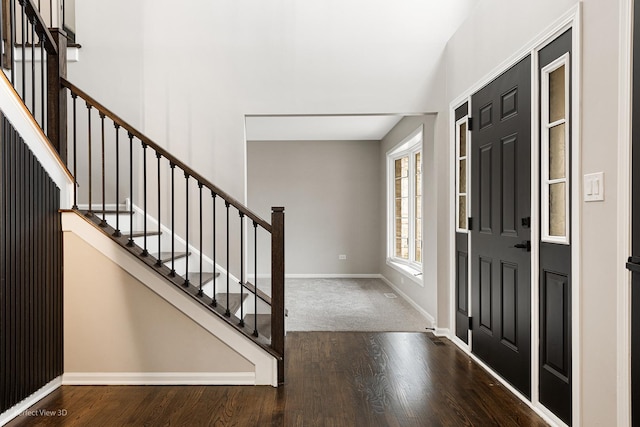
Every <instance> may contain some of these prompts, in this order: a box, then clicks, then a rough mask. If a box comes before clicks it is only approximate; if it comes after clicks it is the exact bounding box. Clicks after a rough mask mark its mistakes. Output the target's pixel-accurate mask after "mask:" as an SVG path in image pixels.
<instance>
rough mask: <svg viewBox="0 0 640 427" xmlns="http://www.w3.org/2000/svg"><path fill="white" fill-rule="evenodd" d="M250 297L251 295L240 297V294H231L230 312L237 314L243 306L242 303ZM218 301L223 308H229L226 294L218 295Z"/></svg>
mask: <svg viewBox="0 0 640 427" xmlns="http://www.w3.org/2000/svg"><path fill="white" fill-rule="evenodd" d="M248 296H249V295H247V294H242V295H240V294H239V293H230V294H229V311H230V312H231V313H235V312H237V311H238V310H240V306H241V305H242V302H243V301H244V300H246V299H247V297H248ZM216 301H217V302H218V304H220V305H221V306H223V307H226V306H227V293H226V292H223V293H217V294H216Z"/></svg>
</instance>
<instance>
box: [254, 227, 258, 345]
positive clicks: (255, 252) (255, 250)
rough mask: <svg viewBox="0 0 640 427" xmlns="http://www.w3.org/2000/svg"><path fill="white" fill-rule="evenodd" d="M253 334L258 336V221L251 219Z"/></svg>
mask: <svg viewBox="0 0 640 427" xmlns="http://www.w3.org/2000/svg"><path fill="white" fill-rule="evenodd" d="M253 287H254V292H253V307H254V309H253V310H254V319H253V323H254V324H253V336H254V337H257V336H258V223H257V222H255V221H253Z"/></svg>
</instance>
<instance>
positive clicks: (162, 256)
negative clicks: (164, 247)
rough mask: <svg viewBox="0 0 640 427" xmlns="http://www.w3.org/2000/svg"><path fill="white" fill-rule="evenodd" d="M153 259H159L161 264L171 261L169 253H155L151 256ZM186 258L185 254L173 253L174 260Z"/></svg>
mask: <svg viewBox="0 0 640 427" xmlns="http://www.w3.org/2000/svg"><path fill="white" fill-rule="evenodd" d="M151 255H152V256H153V257H154V258H157V259H159V260H160V261H162V262H163V263H166V262H169V261H171V252H160V253H159V254H158V253H157V252H156V253H154V254H151ZM189 255H191V252H189ZM186 256H187V253H186V252H175V253H174V258H175V259H180V258H184V257H186Z"/></svg>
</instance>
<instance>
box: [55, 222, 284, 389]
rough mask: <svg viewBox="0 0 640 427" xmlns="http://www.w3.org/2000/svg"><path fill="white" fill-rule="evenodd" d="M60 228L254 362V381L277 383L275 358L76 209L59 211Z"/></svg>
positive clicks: (274, 384)
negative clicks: (75, 236)
mask: <svg viewBox="0 0 640 427" xmlns="http://www.w3.org/2000/svg"><path fill="white" fill-rule="evenodd" d="M62 230H63V231H65V232H72V233H74V234H75V235H77V236H78V237H80V238H81V239H83V240H85V241H86V242H87V243H89V244H90V245H92V246H93V247H94V248H96V249H97V250H98V251H100V252H101V253H102V254H103V255H105V256H106V257H107V258H109V259H110V260H112V261H113V262H115V263H116V264H118V265H119V266H120V267H122V268H123V269H125V270H126V271H127V272H128V273H129V274H131V275H132V276H133V277H135V278H136V279H137V280H138V281H140V282H141V283H143V284H144V285H145V286H147V287H148V288H149V289H150V290H151V291H153V292H155V293H156V294H157V295H158V296H160V297H161V298H163V299H164V300H165V301H167V302H168V303H169V304H171V305H173V306H174V307H175V308H176V309H178V310H180V311H181V312H182V313H184V314H185V315H186V316H187V317H189V318H190V319H191V320H193V321H194V322H195V323H197V324H199V325H200V326H202V327H203V328H204V329H205V330H206V331H208V332H209V333H210V334H212V335H214V336H216V337H218V338H219V339H220V340H221V341H223V342H224V343H225V344H226V345H228V346H229V347H230V348H231V349H233V350H234V351H236V352H237V353H239V354H240V355H242V356H243V357H245V358H246V359H247V360H248V361H249V362H251V363H253V365H254V366H255V384H256V385H272V386H274V387H277V385H278V375H277V372H278V368H277V360H276V358H275V357H274V356H272V355H271V354H269V353H268V352H267V351H265V350H264V349H262V348H260V347H258V346H257V345H255V343H254V342H253V341H252V340H251V339H250V338H248V337H246V336H244V335H243V334H241V333H240V332H238V331H237V330H236V329H235V328H234V327H233V326H231V325H229V324H228V323H227V322H225V321H224V320H222V319H219V318H218V317H217V316H213V315H212V314H211V313H210V312H209V311H208V310H207V309H206V308H204V307H202V306H200V304H195V303H194V302H193V300H192V299H191V298H190V297H189V296H188V295H187V294H185V293H184V292H182V291H180V290H179V289H177V288H176V287H174V286H170V285H169V283H167V281H166V280H165V279H163V278H162V277H160V276H159V275H158V274H157V273H156V272H155V271H153V270H150V269H149V268H148V266H147V265H146V264H145V263H143V262H142V261H141V260H139V259H137V258H136V257H134V256H132V255H131V254H130V253H129V252H128V251H127V250H126V249H124V248H123V247H121V246H120V245H119V244H118V243H116V242H114V241H113V240H111V238H110V237H108V236H106V235H105V234H104V233H103V232H101V231H100V230H98V229H96V228H95V227H94V226H93V225H91V224H89V223H88V222H87V221H86V220H84V219H83V218H81V217H80V216H79V215H78V214H77V213H75V212H63V213H62Z"/></svg>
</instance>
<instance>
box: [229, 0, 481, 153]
mask: <svg viewBox="0 0 640 427" xmlns="http://www.w3.org/2000/svg"><path fill="white" fill-rule="evenodd" d="M477 1H478V0H447V1H442V0H397V1H388V0H366V1H365V0H348V1H344V0H340V1H332V0H328V1H327V2H324V1H322V2H320V1H305V2H300V3H298V2H289V1H286V0H282V1H281V2H279V3H278V4H279V5H280V6H281V7H282V9H281V10H280V11H279V12H278V13H272V12H273V11H269V10H264V11H260V10H257V9H255V6H256V5H257V4H259V3H253V5H254V9H253V10H252V12H253V13H250V14H246V15H244V16H245V17H246V18H247V20H246V21H245V22H243V23H242V24H241V25H245V27H244V30H243V31H240V32H239V33H240V34H237V35H234V37H233V39H235V38H236V37H240V39H241V42H240V43H239V44H240V46H241V47H242V49H245V50H246V52H244V53H243V54H242V59H241V61H248V62H247V63H245V64H243V65H242V66H240V67H239V68H237V67H236V68H235V69H236V70H238V69H240V70H248V78H246V79H244V81H243V92H244V93H245V94H246V96H247V99H248V100H250V102H249V104H253V105H251V106H248V108H246V109H245V113H247V114H246V115H245V118H246V120H245V131H246V138H247V140H252V141H269V140H370V139H375V140H379V139H382V137H384V136H385V135H386V134H387V133H388V131H389V130H390V129H391V128H393V126H394V125H395V124H396V123H397V122H398V121H399V120H400V119H401V117H402V116H403V114H404V113H415V112H417V113H422V112H433V111H437V110H435V108H434V107H433V106H434V105H438V106H439V105H440V103H441V101H442V100H441V99H439V97H441V96H442V94H443V87H442V84H441V83H438V82H441V81H442V80H441V78H442V77H443V74H442V73H444V72H445V71H444V70H442V69H440V68H439V66H440V63H441V59H442V58H443V55H444V50H445V47H446V44H447V42H448V40H449V39H450V38H451V36H452V35H453V34H454V33H455V31H456V30H457V28H458V27H459V26H460V25H461V24H462V22H463V21H464V20H465V19H466V17H467V16H468V15H469V14H470V13H471V10H472V9H473V8H474V6H475V5H476V4H477ZM285 5H288V6H285ZM264 15H268V16H269V18H270V19H269V20H266V21H265V19H266V18H264ZM263 18H264V19H263ZM236 31H237V30H236ZM221 36H222V34H221ZM227 40H229V39H227ZM236 47H238V46H237V45H236ZM238 59H240V58H238ZM241 75H242V74H236V75H235V77H234V78H241ZM434 82H435V83H434Z"/></svg>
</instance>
